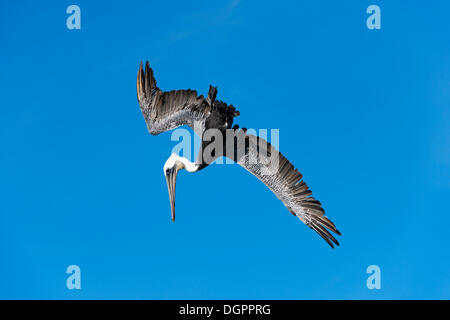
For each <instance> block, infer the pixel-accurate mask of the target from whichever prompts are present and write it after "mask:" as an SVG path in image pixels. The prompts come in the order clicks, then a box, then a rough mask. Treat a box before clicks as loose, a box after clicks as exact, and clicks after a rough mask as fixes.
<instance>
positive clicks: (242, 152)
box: [136, 61, 341, 248]
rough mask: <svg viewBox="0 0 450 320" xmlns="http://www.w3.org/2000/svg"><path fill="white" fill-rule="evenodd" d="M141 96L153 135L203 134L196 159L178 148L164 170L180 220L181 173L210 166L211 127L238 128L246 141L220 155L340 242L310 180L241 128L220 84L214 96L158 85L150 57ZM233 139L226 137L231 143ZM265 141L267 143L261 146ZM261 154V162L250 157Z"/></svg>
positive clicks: (139, 85)
mask: <svg viewBox="0 0 450 320" xmlns="http://www.w3.org/2000/svg"><path fill="white" fill-rule="evenodd" d="M136 89H137V99H138V102H139V107H140V109H141V112H142V114H143V116H144V119H145V122H146V124H147V129H148V131H149V132H150V134H152V135H157V134H160V133H161V132H165V131H169V130H173V129H175V128H177V127H179V126H182V125H187V126H189V127H190V128H191V129H192V130H194V132H195V133H196V134H197V135H199V136H200V137H202V148H201V150H200V155H199V157H198V159H197V160H196V162H195V163H193V162H191V161H189V160H188V159H186V158H184V157H180V156H179V155H177V154H175V153H173V154H171V155H170V157H169V158H168V159H167V161H166V163H165V164H164V167H163V171H164V175H165V178H166V182H167V188H168V191H169V201H170V207H171V214H172V220H173V221H175V185H176V179H177V174H178V172H179V171H180V170H182V169H185V170H186V171H188V172H198V171H200V170H202V169H204V168H206V167H207V166H208V165H209V164H210V163H211V162H206V161H204V160H203V157H202V156H201V153H202V151H203V149H204V148H205V147H206V146H208V144H209V143H210V141H208V140H207V139H203V136H204V133H205V132H206V130H208V129H216V130H219V131H220V132H223V133H225V131H227V130H228V131H229V130H232V132H233V133H235V135H236V136H238V137H241V138H243V141H244V144H242V145H239V146H236V145H234V146H233V148H234V151H235V152H233V153H232V154H233V156H232V157H230V156H229V155H228V154H220V153H217V154H215V155H214V156H215V158H217V157H220V156H226V157H230V158H232V160H234V161H235V162H236V163H237V164H239V165H240V166H242V167H243V168H244V169H246V170H247V171H249V172H250V173H251V174H253V175H254V176H256V177H257V178H258V179H259V180H260V181H261V182H263V183H264V184H265V185H266V186H267V187H268V188H269V189H270V190H271V191H272V192H273V193H274V194H275V195H276V196H277V198H278V199H279V200H281V202H282V203H283V204H284V206H285V207H286V208H287V209H288V210H289V212H291V213H292V214H293V215H294V216H296V217H298V218H299V219H300V220H301V221H302V222H303V223H304V224H306V225H307V226H308V227H310V228H311V229H313V230H314V231H315V232H317V233H318V234H319V235H320V236H321V237H322V238H323V239H324V240H325V241H326V242H327V243H328V244H329V245H330V246H331V248H334V245H339V242H338V241H337V239H336V238H335V237H334V236H333V234H332V233H331V232H333V233H335V234H337V235H341V233H340V232H339V231H338V230H337V229H336V226H335V225H334V223H333V222H331V220H330V219H328V218H327V217H326V216H325V211H324V209H323V208H322V205H321V203H320V202H319V201H318V200H316V199H315V198H314V197H312V196H311V194H312V192H311V190H309V187H308V186H307V184H306V183H305V182H304V181H303V180H302V177H303V176H302V174H301V173H300V172H299V171H298V170H297V169H296V168H295V167H294V166H293V165H292V164H291V163H290V162H289V160H287V159H286V158H285V157H284V156H283V155H282V154H281V153H279V152H278V151H277V150H276V149H275V148H274V147H272V146H271V145H270V144H269V143H268V142H267V141H265V140H264V139H262V138H260V137H255V136H253V135H250V134H247V133H246V131H247V130H246V129H245V128H242V129H239V126H237V125H235V126H233V127H232V125H233V118H234V117H237V116H238V115H239V111H237V110H236V109H235V108H234V107H233V105H227V104H226V103H225V102H223V101H220V100H216V96H217V87H213V86H211V85H210V86H209V91H208V96H207V97H206V98H205V97H203V95H197V92H196V91H195V90H190V89H187V90H172V91H162V90H161V89H159V88H158V87H157V85H156V80H155V78H154V75H153V70H152V69H151V68H150V66H149V63H148V61H147V62H146V64H145V70H144V68H143V66H142V62H141V63H140V66H139V71H138V74H137V79H136ZM227 142H229V141H226V142H224V144H226V143H227ZM261 146H264V147H261ZM269 155H270V156H273V155H275V156H277V157H276V159H277V161H278V163H277V167H276V170H275V171H274V172H273V173H272V174H263V171H264V170H268V169H269V167H271V166H272V165H273V163H271V161H272V162H273V160H272V159H273V158H272V157H269ZM252 157H253V158H256V159H261V161H257V162H256V163H252V162H251V161H249V159H250V158H252Z"/></svg>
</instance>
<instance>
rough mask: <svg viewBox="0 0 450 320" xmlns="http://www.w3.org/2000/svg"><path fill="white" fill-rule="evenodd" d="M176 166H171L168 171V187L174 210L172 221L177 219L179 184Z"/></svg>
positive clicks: (172, 209)
mask: <svg viewBox="0 0 450 320" xmlns="http://www.w3.org/2000/svg"><path fill="white" fill-rule="evenodd" d="M177 173H178V170H177V168H176V167H173V168H170V169H169V172H167V173H166V181H167V189H168V190H169V200H170V210H171V211H172V221H175V186H176V184H177Z"/></svg>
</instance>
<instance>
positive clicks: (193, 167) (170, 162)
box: [164, 153, 200, 172]
mask: <svg viewBox="0 0 450 320" xmlns="http://www.w3.org/2000/svg"><path fill="white" fill-rule="evenodd" d="M177 161H179V162H180V163H181V166H182V167H183V168H184V169H186V170H187V171H188V172H196V171H198V169H199V167H200V165H199V164H197V163H193V162H191V161H189V160H188V159H186V158H184V157H180V156H179V155H177V154H175V153H172V155H171V156H170V157H169V159H167V161H166V164H165V165H164V171H165V168H166V167H173V166H175V165H176V163H177ZM180 169H181V168H180Z"/></svg>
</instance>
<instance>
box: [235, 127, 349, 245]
mask: <svg viewBox="0 0 450 320" xmlns="http://www.w3.org/2000/svg"><path fill="white" fill-rule="evenodd" d="M235 135H237V136H238V139H239V135H241V137H240V138H243V139H245V144H243V143H237V144H235V149H234V153H235V154H234V155H233V157H231V156H229V155H227V156H228V157H229V158H231V159H232V160H234V161H236V162H237V163H238V164H239V165H240V166H242V167H243V168H245V169H246V170H247V171H249V172H250V173H251V174H253V175H254V176H256V177H257V178H258V179H259V180H261V181H262V182H263V183H264V184H265V185H266V186H268V187H269V189H270V190H271V191H272V192H273V193H274V194H275V195H276V196H277V197H278V199H280V200H281V201H282V202H283V204H284V205H285V206H286V207H287V209H288V210H289V211H290V212H291V213H292V214H293V215H295V216H297V217H298V218H299V219H300V220H301V221H302V222H303V223H305V224H306V225H307V226H308V227H310V228H311V229H313V230H314V231H316V232H317V233H318V234H319V235H320V236H321V237H322V238H323V239H324V240H325V241H326V242H327V243H328V244H329V245H330V246H331V247H332V248H334V245H333V243H334V244H336V245H339V242H338V241H337V240H336V238H335V237H334V236H333V235H332V234H331V233H330V232H329V231H332V232H334V233H335V234H338V235H340V232H339V231H338V230H337V229H336V226H335V225H334V224H333V222H331V221H330V220H329V219H328V218H327V217H326V216H325V215H324V213H325V211H324V209H323V208H322V205H321V203H320V202H319V201H317V200H316V199H314V198H313V197H312V196H311V194H312V192H311V190H309V188H308V185H307V184H306V183H305V182H304V181H303V180H302V174H301V173H300V172H299V171H298V170H297V169H296V168H294V166H293V165H292V164H291V163H290V162H289V160H287V159H286V158H285V157H284V156H283V155H282V154H281V153H280V152H278V151H277V150H276V149H275V148H274V147H272V145H271V144H270V143H268V142H267V141H265V140H264V139H262V138H259V137H256V136H253V135H250V134H246V133H245V130H240V131H235ZM239 149H243V150H240V151H239ZM239 152H241V153H239ZM276 158H278V160H276Z"/></svg>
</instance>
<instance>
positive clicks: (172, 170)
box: [163, 153, 199, 221]
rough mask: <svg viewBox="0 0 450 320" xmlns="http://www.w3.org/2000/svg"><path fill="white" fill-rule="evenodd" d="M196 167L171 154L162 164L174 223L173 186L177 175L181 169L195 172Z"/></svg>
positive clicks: (184, 159) (186, 160)
mask: <svg viewBox="0 0 450 320" xmlns="http://www.w3.org/2000/svg"><path fill="white" fill-rule="evenodd" d="M198 168H199V166H198V165H196V164H194V163H192V162H190V161H189V160H188V159H186V158H183V157H180V156H178V155H177V154H176V153H172V154H171V155H170V157H169V159H167V161H166V163H165V164H164V168H163V170H164V176H165V177H166V182H167V189H168V190H169V200H170V210H171V211H172V221H175V186H176V184H177V174H178V171H180V170H181V169H186V170H187V171H189V172H195V171H197V170H198Z"/></svg>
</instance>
